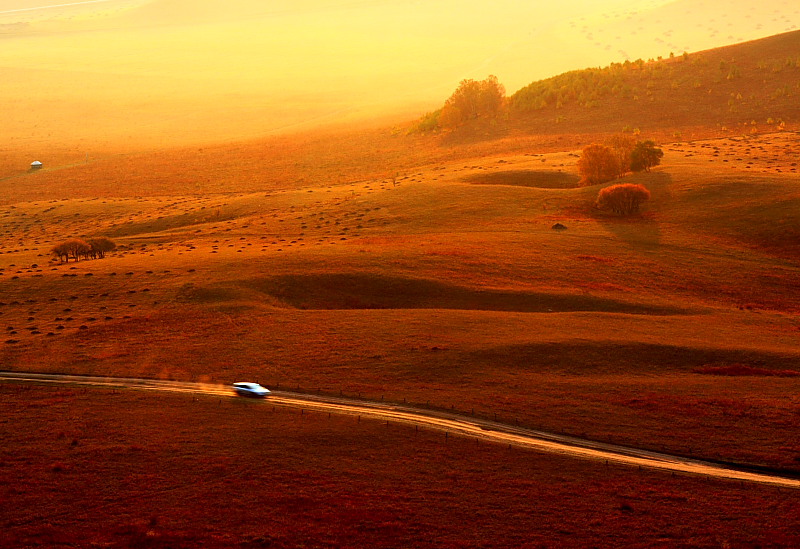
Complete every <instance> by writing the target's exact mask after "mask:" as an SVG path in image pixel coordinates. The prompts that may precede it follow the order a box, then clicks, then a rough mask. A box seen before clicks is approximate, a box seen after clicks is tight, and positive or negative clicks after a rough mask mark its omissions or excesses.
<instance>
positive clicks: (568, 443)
mask: <svg viewBox="0 0 800 549" xmlns="http://www.w3.org/2000/svg"><path fill="white" fill-rule="evenodd" d="M0 381H17V382H36V383H53V384H66V385H84V386H99V387H114V388H127V389H140V390H152V391H168V392H176V393H193V394H206V395H217V396H224V397H235V395H234V393H233V391H232V390H231V389H230V388H229V387H228V386H225V385H219V384H210V383H191V382H182V381H180V382H179V381H162V380H151V379H132V378H115V377H92V376H74V375H53V374H34V373H22V372H0ZM266 402H269V403H271V404H277V405H283V406H291V407H297V408H302V409H306V410H316V411H320V412H330V413H336V414H349V415H359V416H364V417H372V418H376V419H380V420H386V421H392V422H395V423H405V424H411V425H420V426H424V427H428V428H432V429H437V430H440V431H445V432H448V433H454V434H458V435H462V436H466V437H471V438H475V439H480V440H486V441H490V442H496V443H502V444H511V445H514V446H517V447H522V448H529V449H533V450H539V451H542V452H547V453H551V454H560V455H564V456H570V457H576V458H583V459H592V460H596V461H606V462H609V463H618V464H624V465H629V466H633V467H642V468H644V467H646V468H649V469H660V470H663V471H671V472H675V473H683V474H692V475H703V476H706V477H713V478H718V479H727V480H734V481H740V482H756V483H760V484H770V485H774V486H779V487H785V488H795V489H800V478H798V477H800V475H798V477H794V478H793V477H791V476H788V475H787V476H781V475H777V474H769V473H765V472H756V471H753V470H748V469H747V468H746V467H741V468H737V467H734V466H730V465H722V464H716V463H711V462H706V461H702V460H696V459H690V458H685V457H680V456H673V455H669V454H662V453H659V452H651V451H648V450H640V449H637V448H628V447H625V446H617V445H615V444H608V443H604V442H595V441H591V440H585V439H580V438H575V437H570V436H565V435H559V434H556V433H547V432H543V431H535V430H532V429H524V428H521V427H514V426H511V425H505V424H502V423H497V422H493V421H489V420H483V419H477V418H473V417H467V416H460V415H457V414H450V413H446V412H437V411H432V410H423V409H419V408H414V407H411V406H403V405H399V404H389V403H377V402H371V401H363V400H351V399H345V398H335V397H327V396H315V395H305V394H299V393H291V392H286V391H273V392H272V393H271V394H270V396H269V397H268V398H267V400H266Z"/></svg>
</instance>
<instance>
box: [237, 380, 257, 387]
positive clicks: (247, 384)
mask: <svg viewBox="0 0 800 549" xmlns="http://www.w3.org/2000/svg"><path fill="white" fill-rule="evenodd" d="M234 385H235V386H236V387H249V388H251V389H255V388H256V387H261V385H259V384H258V383H251V382H249V381H237V382H236V383H234Z"/></svg>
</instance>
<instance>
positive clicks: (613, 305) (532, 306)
mask: <svg viewBox="0 0 800 549" xmlns="http://www.w3.org/2000/svg"><path fill="white" fill-rule="evenodd" d="M245 296H247V297H245ZM182 298H183V299H185V300H188V301H196V302H204V303H218V304H222V303H225V302H227V301H230V300H237V299H238V300H242V299H243V298H245V299H249V300H251V301H253V302H266V303H269V304H273V305H276V304H277V305H278V306H283V307H292V308H297V309H318V310H357V309H455V310H475V311H506V312H522V313H546V312H575V311H592V312H604V313H627V314H637V315H676V314H689V313H690V311H687V310H684V309H680V308H677V307H669V306H659V305H650V304H640V303H631V302H626V301H620V300H616V299H609V298H602V297H594V296H590V295H584V294H580V295H575V294H557V293H536V292H518V291H511V290H483V289H474V288H465V287H460V286H455V285H451V284H446V283H443V282H438V281H434V280H424V279H412V278H403V277H390V276H381V275H373V274H366V273H335V274H310V275H307V274H304V275H282V276H275V277H269V278H263V279H256V280H242V281H237V282H232V283H230V284H228V285H226V286H225V287H216V288H191V289H190V291H187V292H185V293H184V295H183V296H182Z"/></svg>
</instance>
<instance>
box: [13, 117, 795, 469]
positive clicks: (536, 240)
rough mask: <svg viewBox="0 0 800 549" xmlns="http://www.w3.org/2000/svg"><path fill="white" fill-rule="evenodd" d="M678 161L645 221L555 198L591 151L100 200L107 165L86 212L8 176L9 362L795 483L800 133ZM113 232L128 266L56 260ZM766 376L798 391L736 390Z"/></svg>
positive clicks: (40, 186)
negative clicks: (791, 476) (295, 393)
mask: <svg viewBox="0 0 800 549" xmlns="http://www.w3.org/2000/svg"><path fill="white" fill-rule="evenodd" d="M664 148H665V151H666V156H665V158H664V162H663V166H662V167H659V168H658V169H656V170H654V171H653V172H651V173H649V174H641V175H636V176H629V178H628V179H630V180H631V181H636V182H640V183H642V184H644V185H646V186H647V187H648V188H649V189H650V191H651V193H652V195H653V198H652V200H651V201H650V203H649V204H648V205H647V207H646V210H645V211H644V212H643V213H642V215H641V216H640V217H638V218H635V219H630V220H620V219H617V218H614V217H610V216H607V215H603V214H599V213H597V212H595V211H593V209H592V208H591V204H592V202H593V199H594V197H595V196H596V193H597V191H598V188H597V187H584V188H552V187H553V186H554V185H553V184H552V182H553V181H561V182H563V181H574V176H570V175H569V174H574V173H575V161H576V158H577V151H565V152H556V153H525V154H518V153H511V154H505V155H501V154H494V155H491V156H479V157H475V158H467V159H455V160H450V161H439V162H436V163H434V164H424V165H421V166H419V167H418V168H417V169H415V170H409V171H407V172H402V173H401V174H400V175H398V176H397V177H396V179H395V180H394V182H393V181H392V179H391V178H368V179H365V180H362V181H358V182H349V181H344V182H339V181H331V180H330V179H328V180H314V181H306V182H294V184H293V185H292V184H288V183H287V184H286V185H285V186H275V187H273V186H271V185H269V184H264V187H263V188H261V189H259V190H258V191H257V192H256V190H255V189H254V188H253V185H255V183H254V181H253V180H245V181H244V182H243V183H242V189H237V188H236V187H235V185H234V183H233V182H231V183H228V184H227V189H228V192H227V193H224V194H223V193H199V192H195V191H196V189H193V188H192V187H191V186H190V185H189V184H188V183H187V184H185V186H184V187H183V192H182V193H173V194H169V195H161V194H156V193H155V192H154V190H155V189H158V188H159V187H155V186H154V187H153V188H151V189H149V191H150V192H147V191H148V189H147V188H146V186H138V185H134V186H133V187H132V188H129V187H126V186H124V185H123V184H122V181H120V184H119V185H117V186H111V185H109V186H107V187H106V188H105V192H99V191H100V185H99V184H98V182H97V180H96V178H95V172H94V171H93V170H92V167H91V164H90V165H89V166H87V168H86V171H85V173H86V181H85V187H84V188H83V190H80V186H78V185H76V188H77V189H78V190H77V191H76V194H79V195H80V194H81V193H83V194H84V196H83V197H82V198H68V199H64V198H62V197H63V196H64V194H65V192H66V190H65V187H66V184H64V186H59V185H58V184H54V185H53V188H50V187H49V186H48V185H46V184H44V183H42V181H51V180H52V181H55V180H56V179H57V178H58V172H56V171H53V172H49V173H48V172H47V170H46V169H45V170H43V171H40V172H36V173H31V174H27V175H25V176H24V177H19V178H14V179H11V180H7V181H6V183H5V184H6V189H7V192H6V194H5V196H6V205H5V206H4V207H3V208H2V210H0V216H2V217H1V218H0V219H2V222H3V234H2V243H0V252H2V255H0V261H2V271H0V272H1V273H2V275H1V276H0V285H2V295H3V300H2V302H0V303H1V304H0V313H1V315H0V317H1V318H2V323H3V328H4V330H5V333H6V336H5V340H4V341H5V343H4V344H3V347H2V351H1V352H2V361H3V364H5V365H6V366H5V367H6V368H8V369H12V370H39V371H48V372H68V373H87V374H98V373H103V374H113V375H121V376H141V377H162V378H172V379H212V380H216V381H222V382H230V381H234V380H236V379H256V380H260V381H262V382H264V383H269V384H272V385H278V384H280V386H290V387H293V388H296V387H298V386H299V387H301V389H305V390H308V391H313V392H316V391H322V392H328V393H336V394H339V393H340V392H341V393H344V394H349V395H360V396H362V397H366V398H375V399H381V398H384V399H389V400H396V401H404V400H405V401H408V402H416V403H420V404H423V405H430V406H437V407H442V408H448V409H449V408H451V407H452V408H455V409H460V410H462V411H467V412H470V413H472V412H473V410H474V413H476V414H485V415H491V416H493V415H494V414H497V415H498V417H500V418H501V419H502V418H505V419H506V420H508V421H518V422H520V423H521V424H525V425H530V426H535V427H541V428H545V429H550V430H557V431H562V430H563V431H565V432H569V433H574V434H578V435H585V436H587V437H590V438H596V439H600V440H613V441H615V442H620V443H625V444H631V445H639V446H645V447H652V448H655V449H659V450H661V449H666V450H668V451H671V452H676V453H682V454H692V455H701V456H703V457H706V458H711V459H722V460H732V461H742V462H747V463H752V464H759V465H769V466H774V467H780V468H788V469H795V470H796V469H798V468H800V465H799V464H800V447H799V446H798V443H797V437H796V436H794V433H796V432H797V428H798V418H799V417H800V415H798V410H800V400H798V394H800V393H799V392H798V387H800V385H799V384H800V377H797V376H795V375H793V374H794V373H796V372H797V371H800V368H798V366H797V361H798V355H799V354H800V353H799V352H798V351H799V350H798V346H797V338H798V333H799V332H800V323H798V320H797V313H798V310H800V298H798V296H797V294H796V292H795V291H794V290H795V289H796V287H797V285H798V283H799V282H800V269H799V268H798V265H797V257H798V252H800V248H798V241H799V240H798V233H797V231H798V226H800V225H798V215H800V214H799V213H798V212H800V209H799V208H798V202H800V191H798V189H797V186H796V180H797V179H796V177H797V176H796V175H795V174H796V169H797V168H796V166H795V165H793V164H794V162H793V160H794V158H795V157H794V154H793V153H792V151H796V150H797V149H798V148H800V138H799V137H798V134H796V133H794V132H783V133H777V134H764V135H754V136H750V135H748V136H746V137H736V138H720V139H711V140H706V141H694V142H680V143H674V144H671V145H666V146H665V147H664ZM72 170H73V177H75V178H79V177H80V174H81V173H82V170H81V169H79V168H78V167H76V168H73V169H72ZM793 170H794V171H793ZM48 178H49V179H48ZM232 181H233V180H232ZM504 182H506V183H509V184H503V183H504ZM481 183H490V184H481ZM498 183H499V184H498ZM154 185H162V187H160V188H161V189H163V190H165V189H166V186H167V183H165V182H157V183H155V184H154ZM564 186H565V184H563V183H559V184H558V185H556V187H564ZM178 189H180V187H178V188H176V190H178ZM90 191H98V192H97V193H96V196H88V195H89V193H90ZM139 191H142V192H141V194H140V193H139ZM33 196H36V199H35V200H31V198H32V197H33ZM557 222H560V223H562V224H564V225H566V226H567V227H568V229H567V230H566V231H563V232H558V231H554V230H552V229H551V226H552V225H553V224H555V223H557ZM99 234H102V235H106V236H109V237H111V238H113V239H114V240H115V241H116V242H117V243H118V244H119V245H120V248H119V250H118V251H116V252H114V253H112V254H111V255H110V256H109V257H107V258H106V259H103V260H90V261H81V262H77V263H74V262H70V263H66V264H59V263H58V262H56V261H53V260H52V259H51V258H50V257H48V250H49V248H50V247H51V246H52V245H53V244H55V243H57V242H59V241H60V240H61V239H64V238H67V237H70V236H91V235H99ZM738 365H741V366H742V367H744V369H742V368H738V369H737V368H736V367H734V368H733V369H730V367H731V366H738ZM726 368H727V369H726ZM748 368H749V369H748ZM743 371H744V372H747V373H750V374H752V373H754V372H755V373H759V372H760V373H764V371H769V372H771V371H777V372H779V373H780V374H781V375H776V376H772V375H745V376H742V375H734V376H731V375H715V374H717V373H719V372H728V373H730V372H734V373H736V372H738V373H741V372H743Z"/></svg>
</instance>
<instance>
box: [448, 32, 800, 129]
mask: <svg viewBox="0 0 800 549" xmlns="http://www.w3.org/2000/svg"><path fill="white" fill-rule="evenodd" d="M676 53H677V52H676ZM798 96H800V31H794V32H789V33H785V34H780V35H777V36H772V37H769V38H764V39H761V40H754V41H751V42H746V43H742V44H736V45H733V46H727V47H723V48H717V49H713V50H708V51H703V52H699V53H692V54H678V55H676V56H674V57H670V58H668V59H658V60H653V59H651V60H649V61H645V60H641V59H640V60H637V61H634V62H628V61H626V62H625V63H612V64H611V65H609V66H607V67H604V68H587V69H584V70H579V71H572V72H567V73H564V74H561V75H558V76H555V77H553V78H549V79H546V80H541V81H537V82H533V83H531V84H529V85H528V86H525V87H524V88H522V89H520V90H518V91H517V92H515V93H514V94H512V95H511V96H509V97H508V108H507V111H506V116H505V119H504V120H502V121H500V120H493V121H491V122H490V121H487V120H481V119H478V120H476V121H473V122H471V123H469V124H467V125H466V126H464V127H461V128H457V129H456V130H455V131H454V132H453V134H452V135H448V136H447V138H446V140H445V142H460V141H462V140H464V139H465V138H467V137H468V136H471V135H472V134H475V133H476V132H477V134H479V135H480V136H481V137H482V138H484V139H490V138H497V137H502V136H505V135H508V134H514V133H517V134H526V133H537V134H541V133H550V134H558V133H563V132H571V133H591V132H620V131H635V130H637V129H639V130H640V131H642V132H651V131H654V130H668V131H670V132H671V133H674V134H675V135H676V137H677V136H679V134H680V133H681V131H682V129H684V128H687V127H705V128H709V129H715V130H719V131H721V132H731V133H733V134H740V133H743V132H744V133H749V132H751V131H753V130H754V129H755V130H756V131H758V130H763V129H765V128H767V127H773V128H775V127H778V126H780V123H781V122H785V124H786V125H790V126H791V125H793V124H796V123H797V122H798V121H800V102H798V100H797V99H798Z"/></svg>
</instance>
